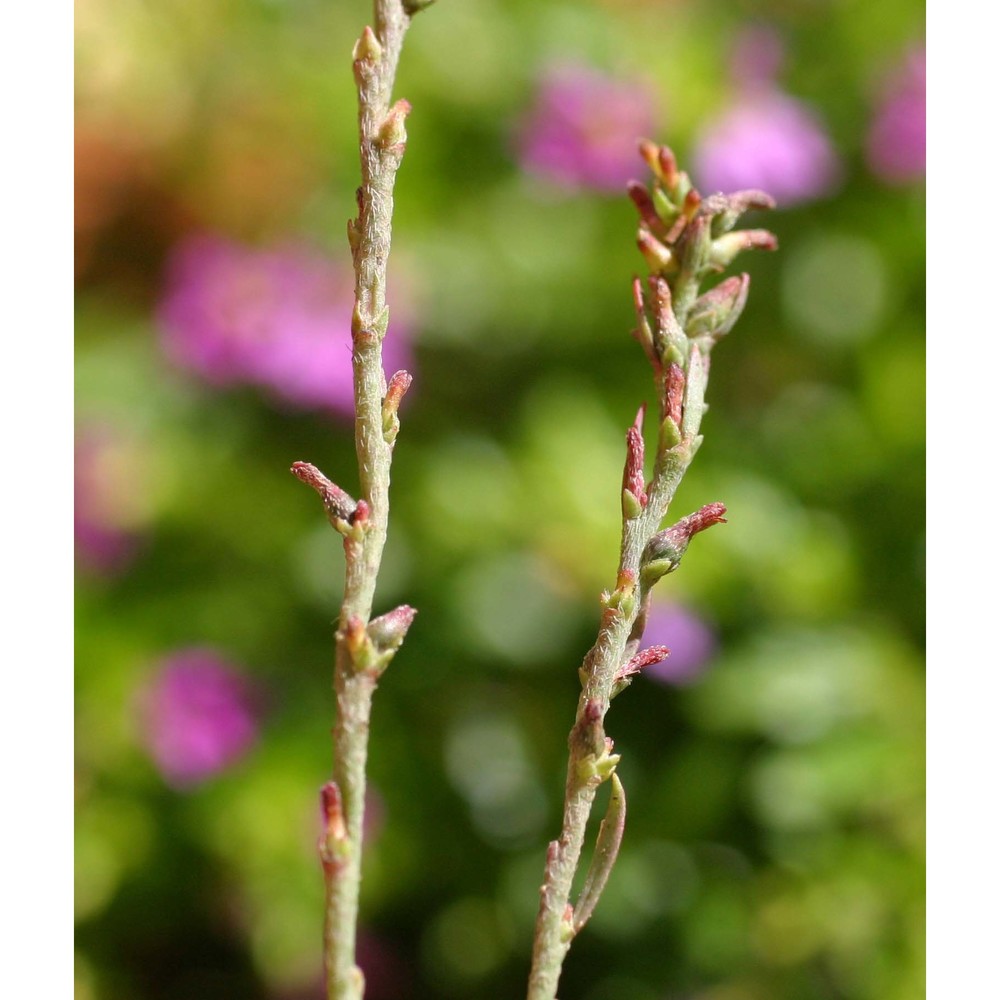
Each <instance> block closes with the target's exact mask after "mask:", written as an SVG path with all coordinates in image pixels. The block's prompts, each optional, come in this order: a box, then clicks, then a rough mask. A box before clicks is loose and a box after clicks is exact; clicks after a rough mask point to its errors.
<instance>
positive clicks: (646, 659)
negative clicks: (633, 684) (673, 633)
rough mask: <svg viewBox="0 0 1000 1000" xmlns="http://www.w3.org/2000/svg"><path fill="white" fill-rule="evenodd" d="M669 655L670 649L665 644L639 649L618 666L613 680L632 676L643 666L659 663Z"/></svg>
mask: <svg viewBox="0 0 1000 1000" xmlns="http://www.w3.org/2000/svg"><path fill="white" fill-rule="evenodd" d="M669 655H670V650H669V649H667V647H666V646H649V647H647V648H646V649H643V650H640V651H639V652H638V653H636V654H635V656H633V657H632V659H631V660H629V661H628V662H627V663H626V664H624V665H623V666H621V667H619V668H618V670H617V672H616V673H615V680H616V681H621V680H624V679H625V678H626V677H634V676H635V675H636V674H637V673H639V671H640V670H642V668H643V667H651V666H652V665H653V664H654V663H660V662H661V661H663V660H665V659H666V658H667V657H668V656H669Z"/></svg>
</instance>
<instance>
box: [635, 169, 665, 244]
mask: <svg viewBox="0 0 1000 1000" xmlns="http://www.w3.org/2000/svg"><path fill="white" fill-rule="evenodd" d="M625 190H626V191H627V192H628V196H629V197H630V198H631V199H632V202H633V204H634V205H635V207H636V208H637V209H638V211H639V218H640V219H641V220H642V223H643V225H644V226H645V227H646V228H647V229H648V230H649V231H650V232H651V233H656V234H657V236H663V235H664V234H665V233H666V231H667V227H666V226H664V225H663V220H662V219H660V217H659V216H658V215H657V214H656V208H655V206H654V205H653V199H652V197H651V195H650V193H649V191H648V189H647V188H646V185H645V184H640V183H639V182H638V181H629V182H628V184H626V185H625Z"/></svg>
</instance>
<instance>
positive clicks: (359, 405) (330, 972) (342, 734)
mask: <svg viewBox="0 0 1000 1000" xmlns="http://www.w3.org/2000/svg"><path fill="white" fill-rule="evenodd" d="M428 5H429V3H428V0H375V2H374V29H373V28H371V27H366V28H365V30H364V31H363V32H362V34H361V37H360V38H359V39H358V42H357V44H356V45H355V46H354V54H353V59H354V79H355V82H356V83H357V88H358V132H359V139H360V153H361V186H360V187H359V188H358V215H357V218H356V219H352V220H350V221H349V222H348V224H347V235H348V240H349V242H350V246H351V254H352V257H353V260H354V271H355V286H354V312H353V316H352V320H351V333H352V340H353V365H354V401H355V432H354V440H355V448H356V451H357V456H358V473H359V480H360V487H361V489H360V499H359V500H357V502H355V501H354V500H353V499H352V498H351V497H350V496H349V495H348V494H347V493H345V492H344V491H343V490H341V489H340V488H339V487H337V486H335V485H334V484H333V483H331V482H330V481H329V480H328V479H327V478H326V477H325V476H324V475H323V474H322V473H321V472H320V471H319V470H318V469H316V468H315V467H314V466H311V465H309V464H308V463H305V462H296V463H295V465H294V466H293V467H292V472H293V473H294V474H295V475H297V476H298V477H299V478H300V479H302V480H303V481H304V482H306V483H308V484H309V485H310V486H312V487H313V488H314V489H316V491H317V492H318V493H319V494H320V497H321V498H322V500H323V505H324V507H325V509H326V513H327V517H328V518H329V519H330V522H331V524H332V525H333V527H334V528H335V529H336V530H337V531H339V532H340V533H341V534H342V535H343V537H344V552H345V555H346V579H345V583H344V600H343V604H342V606H341V609H340V618H339V621H338V628H337V635H336V643H337V650H336V664H335V669H334V689H335V692H336V700H337V715H336V723H335V725H334V729H333V743H334V760H333V780H332V781H330V782H328V783H327V784H326V785H325V786H324V788H323V793H322V802H323V812H324V816H325V819H326V823H325V830H324V833H323V836H322V838H321V840H320V857H321V859H322V862H323V871H324V875H325V880H326V907H325V925H324V948H323V957H324V967H325V973H326V991H327V997H328V1000H361V998H362V997H363V995H364V976H363V974H362V972H361V970H360V969H359V968H358V966H357V964H356V963H355V957H354V956H355V940H356V925H357V916H358V893H359V889H360V884H361V845H362V829H363V823H364V807H365V765H366V761H367V756H368V724H369V718H370V716H371V706H372V696H373V694H374V692H375V688H376V685H377V684H378V679H379V677H380V676H381V674H382V672H383V671H384V670H385V668H386V666H388V663H389V661H390V660H391V659H392V657H393V655H394V654H395V652H396V650H397V649H398V648H399V646H400V644H401V643H402V641H403V638H404V636H405V635H406V630H407V629H408V628H409V626H410V623H411V622H412V621H413V616H414V614H415V613H416V612H415V611H414V610H413V609H412V608H410V607H408V606H406V605H403V606H402V607H400V608H397V609H395V611H390V612H389V613H388V614H386V615H383V616H381V617H380V618H377V619H374V620H372V621H369V619H370V616H371V611H372V603H373V600H374V596H375V585H376V581H377V579H378V572H379V567H380V565H381V561H382V549H383V547H384V545H385V539H386V531H387V527H388V517H389V469H390V465H391V461H392V451H393V447H394V445H395V440H396V435H397V433H398V431H399V417H398V412H397V411H398V408H399V402H400V400H401V398H402V396H403V394H404V393H405V392H406V390H407V388H408V387H409V384H410V381H411V377H410V375H409V374H408V373H407V372H397V373H396V374H395V375H394V376H393V377H392V378H391V379H390V381H389V384H388V386H387V385H386V382H385V376H384V374H383V371H382V340H383V338H384V337H385V334H386V330H387V328H388V325H389V311H388V308H387V307H386V302H385V289H386V265H387V263H388V258H389V245H390V242H391V236H392V198H393V187H394V184H395V180H396V171H397V170H398V169H399V164H400V161H401V159H402V156H403V151H404V149H405V148H406V128H405V119H406V116H407V114H408V113H409V110H410V105H409V104H408V103H407V102H406V101H397V102H396V103H395V104H394V105H392V106H390V100H391V95H392V87H393V82H394V79H395V75H396V66H397V64H398V62H399V55H400V51H401V49H402V45H403V37H404V35H405V34H406V30H407V28H408V27H409V23H410V19H411V17H412V16H413V15H414V14H415V13H417V12H418V11H419V10H420V9H422V8H423V7H426V6H428Z"/></svg>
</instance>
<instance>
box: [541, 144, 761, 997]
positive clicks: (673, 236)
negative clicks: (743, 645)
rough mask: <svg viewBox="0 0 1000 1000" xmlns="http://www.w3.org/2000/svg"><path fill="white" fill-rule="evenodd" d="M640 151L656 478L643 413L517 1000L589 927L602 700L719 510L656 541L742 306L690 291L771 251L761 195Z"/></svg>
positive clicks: (639, 304)
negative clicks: (644, 168) (719, 184)
mask: <svg viewBox="0 0 1000 1000" xmlns="http://www.w3.org/2000/svg"><path fill="white" fill-rule="evenodd" d="M639 151H640V153H641V155H642V157H643V159H645V160H646V162H647V164H648V165H649V167H650V168H651V170H652V172H653V177H654V187H653V190H652V192H650V191H649V190H648V189H647V188H646V187H645V186H644V185H642V184H640V183H639V182H638V181H631V182H630V183H629V185H628V193H629V197H630V198H631V199H632V201H633V202H634V203H635V205H636V208H637V209H638V211H639V218H640V226H639V231H638V233H637V234H636V243H637V245H638V248H639V250H640V251H641V253H642V254H643V256H644V257H645V259H646V262H647V263H648V264H649V267H650V272H651V273H650V275H649V278H648V282H647V283H648V286H649V289H650V291H651V293H652V302H651V303H650V304H649V305H647V302H646V299H645V296H644V293H643V287H642V282H640V281H639V279H638V278H636V279H635V281H634V282H633V296H634V300H635V307H636V317H637V320H638V327H637V329H636V330H635V331H634V334H635V337H636V339H637V340H638V341H639V343H640V344H641V345H642V348H643V350H644V351H645V353H646V356H647V358H648V359H649V361H650V364H651V365H652V368H653V376H654V382H655V385H656V396H657V401H658V403H659V422H658V427H659V434H658V436H657V448H656V461H655V464H654V467H653V478H652V479H651V481H650V482H649V483H648V484H646V483H645V482H644V478H645V477H644V468H643V466H644V461H643V460H644V444H643V437H642V421H643V417H644V415H645V406H643V407H642V408H640V410H639V414H638V416H637V417H636V421H635V423H634V424H633V426H632V427H631V428H629V431H628V434H627V435H626V459H625V471H624V475H623V479H622V541H621V555H620V558H619V561H618V578H617V580H616V584H615V589H614V590H613V591H610V592H607V593H605V594H604V595H603V597H602V604H603V606H604V613H603V614H602V616H601V624H600V627H599V629H598V633H597V641H596V642H595V643H594V645H593V647H592V648H591V650H590V652H589V653H587V655H586V657H585V658H584V661H583V666H582V668H581V670H580V679H581V686H582V690H581V692H580V698H579V701H578V703H577V709H576V721H575V723H574V725H573V728H572V729H571V730H570V734H569V765H568V767H567V771H566V794H565V800H564V803H563V817H562V830H561V832H560V834H559V839H558V840H554V841H552V842H551V843H550V844H549V848H548V852H547V855H546V863H545V877H544V881H543V883H542V888H541V901H540V903H539V908H538V917H537V920H536V922H535V939H534V950H533V954H532V963H531V973H530V976H529V979H528V1000H554V998H555V995H556V988H557V986H558V984H559V976H560V973H561V971H562V964H563V960H564V959H565V957H566V953H567V952H568V951H569V948H570V944H571V943H572V941H573V939H574V937H575V936H576V935H577V934H578V933H579V931H580V930H581V928H582V927H583V926H584V924H586V922H587V920H588V919H589V917H590V914H591V913H592V912H593V910H594V907H595V906H596V905H597V900H598V898H599V896H600V893H601V890H602V889H603V887H604V885H605V884H606V883H607V880H608V876H609V874H610V871H611V868H612V866H613V865H614V862H615V858H616V856H617V854H618V848H619V845H620V843H621V838H622V834H623V830H624V825H625V793H624V789H623V788H622V785H621V782H620V780H619V779H618V777H617V775H616V774H615V768H616V766H617V764H618V760H619V757H618V755H617V754H614V753H612V750H613V744H612V741H611V740H610V739H608V737H607V736H606V735H605V732H604V717H605V715H606V714H607V711H608V708H609V706H610V703H611V699H612V698H613V697H614V696H615V695H616V694H617V693H618V692H619V691H621V690H622V689H623V688H624V687H625V686H627V685H628V683H629V682H630V681H631V678H632V677H633V676H634V675H635V674H636V673H637V672H638V671H639V670H640V669H641V668H642V667H643V666H646V665H649V664H650V663H654V662H656V661H657V660H659V659H662V657H663V656H665V655H667V653H668V652H669V650H667V649H666V648H665V647H652V648H650V649H647V650H644V651H642V652H640V651H639V644H640V642H641V640H642V633H643V629H644V627H645V623H646V615H647V613H648V610H649V599H650V591H651V589H652V587H653V585H654V584H655V583H656V581H657V580H658V579H659V578H660V577H661V576H664V575H666V574H667V573H670V572H672V571H673V570H674V569H676V568H677V566H678V565H679V564H680V560H681V557H682V556H683V554H684V552H685V550H686V549H687V545H688V542H689V541H690V539H691V537H692V535H694V534H696V533H697V532H699V531H702V530H704V529H705V528H707V527H710V526H711V525H713V524H717V523H719V522H720V521H722V520H724V518H723V516H722V515H723V514H724V513H725V507H724V505H723V504H721V503H715V504H708V505H706V506H705V507H702V509H701V510H700V511H698V512H696V513H695V514H691V515H689V516H688V517H684V518H681V520H680V521H678V522H677V523H676V524H674V525H673V526H672V527H670V528H668V529H666V530H665V531H660V530H659V525H660V522H661V521H662V520H663V518H664V517H665V516H666V514H667V511H668V509H669V507H670V504H671V502H672V501H673V498H674V494H675V493H676V491H677V487H678V486H679V485H680V482H681V479H682V478H683V476H684V473H685V472H686V471H687V468H688V466H689V465H690V464H691V460H692V459H693V458H694V455H695V453H696V452H697V450H698V448H699V446H700V444H701V436H700V434H699V430H700V427H701V418H702V415H703V414H704V412H705V389H706V387H707V384H708V369H709V353H710V351H711V349H712V347H713V346H714V344H715V343H716V342H717V341H718V340H719V339H720V338H721V337H723V336H725V335H726V334H727V333H728V332H729V330H730V329H731V328H732V326H733V324H734V323H735V322H736V320H737V319H738V318H739V315H740V312H741V311H742V309H743V306H744V304H745V302H746V294H747V288H748V285H749V278H748V277H747V276H746V275H742V276H740V277H734V278H729V279H727V280H725V281H722V282H720V283H719V284H717V285H716V286H715V287H714V288H712V289H711V290H710V291H708V292H706V293H705V294H704V295H702V296H701V297H700V298H698V297H697V296H698V286H699V283H700V281H701V280H702V279H703V278H705V277H706V276H708V275H710V274H714V273H717V272H719V271H721V270H722V269H723V268H724V267H725V266H726V265H727V264H728V263H729V262H730V261H731V260H732V259H733V258H734V257H735V256H736V254H737V253H739V252H740V251H741V250H746V249H751V248H753V247H760V248H766V249H774V248H775V247H776V246H777V243H776V241H775V239H774V237H773V236H772V235H771V234H770V233H767V232H765V231H763V230H744V231H739V232H734V231H732V229H733V226H734V225H735V223H736V221H737V219H738V218H739V216H740V215H741V214H742V213H743V212H745V211H747V210H748V209H750V208H768V207H773V204H774V203H773V201H772V199H771V198H770V197H769V196H768V195H766V194H764V193H763V192H760V191H742V192H737V193H736V194H733V195H713V196H712V197H710V198H708V199H702V197H701V195H700V194H699V193H698V192H697V191H696V190H694V189H693V188H692V186H691V183H690V181H689V179H688V177H687V175H686V174H684V173H683V172H681V171H679V170H678V169H677V162H676V160H675V158H674V154H673V153H672V152H671V151H670V149H668V148H667V147H666V146H655V145H653V144H652V143H650V142H645V141H644V142H642V143H640V146H639ZM608 779H612V793H611V800H610V803H609V806H608V813H607V816H606V817H605V820H604V822H603V823H602V825H601V829H600V832H599V833H598V835H597V843H596V846H595V850H594V858H593V861H592V862H591V866H590V873H589V874H588V876H587V878H586V880H585V882H584V884H583V888H582V889H581V893H580V898H579V900H578V901H577V904H576V911H575V912H574V907H573V906H572V905H571V903H570V892H571V891H572V886H573V878H574V875H575V874H576V870H577V867H578V866H579V864H580V855H581V853H582V850H583V843H584V838H585V835H586V829H587V820H588V819H589V817H590V811H591V808H592V806H593V804H594V798H595V796H596V794H597V789H598V788H599V787H600V785H601V784H602V783H603V782H605V781H607V780H608Z"/></svg>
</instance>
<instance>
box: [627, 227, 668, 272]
mask: <svg viewBox="0 0 1000 1000" xmlns="http://www.w3.org/2000/svg"><path fill="white" fill-rule="evenodd" d="M635 242H636V245H637V246H638V247H639V251H640V253H641V254H642V255H643V257H645V258H646V263H647V264H648V265H649V269H650V271H652V272H653V273H654V274H669V273H672V272H674V271H676V270H677V261H676V259H675V258H674V255H673V254H672V253H671V252H670V250H668V249H667V247H665V246H664V245H663V244H662V243H661V242H660V241H659V240H658V239H657V238H656V237H655V236H654V235H653V234H652V233H651V232H649V230H648V229H640V230H639V231H638V232H637V233H636V236H635Z"/></svg>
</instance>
